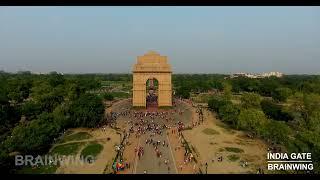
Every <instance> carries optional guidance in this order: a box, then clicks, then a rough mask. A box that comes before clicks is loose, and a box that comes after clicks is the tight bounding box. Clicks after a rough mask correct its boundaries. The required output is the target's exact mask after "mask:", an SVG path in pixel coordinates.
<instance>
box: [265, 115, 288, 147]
mask: <svg viewBox="0 0 320 180" xmlns="http://www.w3.org/2000/svg"><path fill="white" fill-rule="evenodd" d="M259 134H260V135H261V136H262V137H264V138H265V139H270V140H272V141H273V142H274V143H278V144H285V143H286V141H287V140H288V135H289V134H291V129H290V128H289V126H288V125H286V123H285V122H280V121H274V120H270V121H267V122H266V123H265V125H264V126H263V127H262V128H261V129H260V132H259Z"/></svg>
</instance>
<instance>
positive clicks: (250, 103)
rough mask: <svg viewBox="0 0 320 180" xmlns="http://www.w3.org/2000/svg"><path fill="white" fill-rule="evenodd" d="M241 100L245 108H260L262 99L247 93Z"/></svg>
mask: <svg viewBox="0 0 320 180" xmlns="http://www.w3.org/2000/svg"><path fill="white" fill-rule="evenodd" d="M240 100H241V106H242V107H243V108H246V109H248V108H260V102H261V97H260V96H259V95H258V94H255V93H247V92H245V93H243V95H242V96H241V99H240Z"/></svg>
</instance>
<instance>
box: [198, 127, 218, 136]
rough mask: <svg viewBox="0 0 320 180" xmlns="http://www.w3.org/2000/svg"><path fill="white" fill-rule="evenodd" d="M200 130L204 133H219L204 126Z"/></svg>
mask: <svg viewBox="0 0 320 180" xmlns="http://www.w3.org/2000/svg"><path fill="white" fill-rule="evenodd" d="M202 132H203V133H205V134H206V135H214V134H220V133H219V132H218V131H216V130H214V129H211V128H206V129H204V130H202Z"/></svg>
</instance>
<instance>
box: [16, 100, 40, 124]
mask: <svg viewBox="0 0 320 180" xmlns="http://www.w3.org/2000/svg"><path fill="white" fill-rule="evenodd" d="M20 112H21V115H24V116H26V118H27V120H32V119H35V118H36V116H37V115H38V114H40V113H41V107H40V105H39V104H37V103H36V102H34V101H27V102H25V103H24V104H22V105H21V107H20Z"/></svg>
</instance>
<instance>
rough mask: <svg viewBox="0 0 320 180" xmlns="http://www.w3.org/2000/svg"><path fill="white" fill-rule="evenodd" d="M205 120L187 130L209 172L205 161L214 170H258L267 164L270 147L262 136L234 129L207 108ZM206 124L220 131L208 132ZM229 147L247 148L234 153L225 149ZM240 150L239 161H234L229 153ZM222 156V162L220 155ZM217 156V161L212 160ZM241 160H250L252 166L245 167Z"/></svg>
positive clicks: (190, 143) (250, 171)
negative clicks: (255, 136) (219, 158)
mask: <svg viewBox="0 0 320 180" xmlns="http://www.w3.org/2000/svg"><path fill="white" fill-rule="evenodd" d="M203 112H204V122H203V124H201V125H199V126H197V127H195V128H193V129H192V130H186V131H184V132H183V134H184V136H185V138H186V140H187V141H188V143H189V145H191V146H193V147H194V149H195V150H196V152H197V156H196V157H197V158H198V159H199V160H200V162H199V166H200V167H201V169H202V172H204V173H205V169H206V168H205V165H204V164H205V163H208V174H210V173H213V174H215V173H219V174H220V173H221V174H231V173H256V171H257V168H259V167H261V168H265V167H266V161H265V160H266V157H267V147H266V145H265V144H264V143H263V142H262V141H261V140H259V139H250V138H248V137H246V135H245V133H244V132H241V131H236V130H231V129H229V128H227V127H226V126H225V124H223V123H222V122H220V121H219V120H217V119H216V118H215V116H214V114H213V113H212V112H210V111H208V110H204V111H203ZM206 128H210V129H213V130H215V131H217V132H218V133H219V134H212V135H207V134H205V133H203V132H202V131H203V130H204V129H206ZM225 147H235V148H240V149H242V150H243V151H244V152H242V153H233V152H228V151H226V150H223V149H224V148H225ZM231 154H236V155H238V156H239V157H240V159H239V160H237V161H234V162H232V161H230V160H229V159H228V158H227V156H228V155H231ZM219 156H222V162H218V157H219ZM212 160H213V161H212ZM240 161H247V162H248V166H247V167H242V166H241V163H240Z"/></svg>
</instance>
